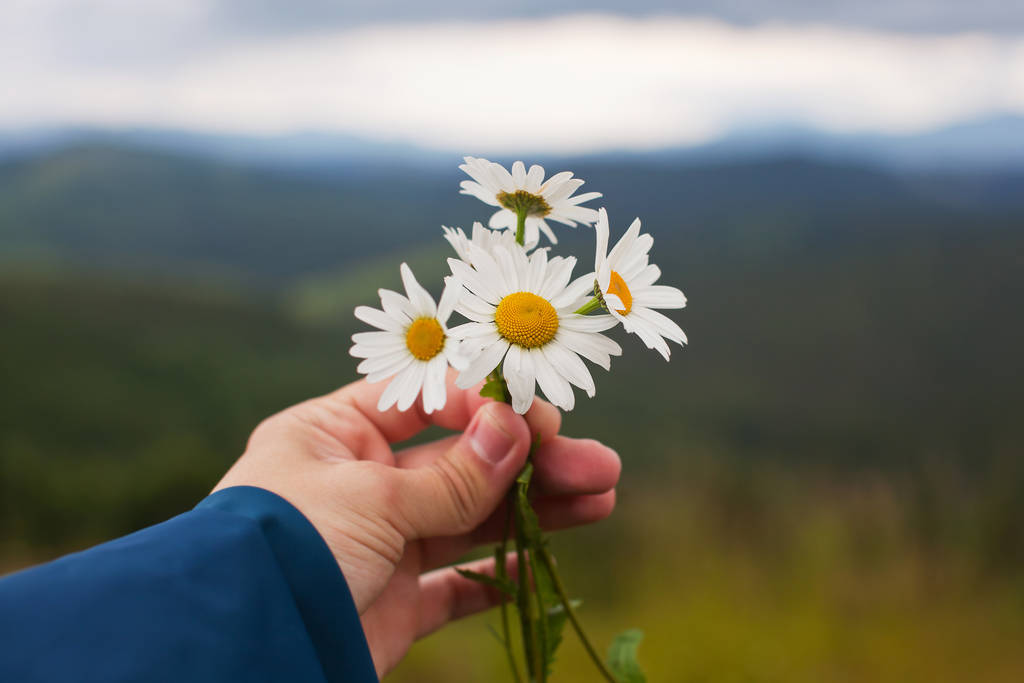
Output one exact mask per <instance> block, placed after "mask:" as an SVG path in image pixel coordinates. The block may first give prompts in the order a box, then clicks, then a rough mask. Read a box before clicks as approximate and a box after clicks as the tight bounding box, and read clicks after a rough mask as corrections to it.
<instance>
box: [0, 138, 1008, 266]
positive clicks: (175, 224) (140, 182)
mask: <svg viewBox="0 0 1024 683" xmlns="http://www.w3.org/2000/svg"><path fill="white" fill-rule="evenodd" d="M543 161H544V162H546V165H547V168H549V169H552V170H553V169H556V168H558V167H561V166H562V165H563V164H567V163H569V162H567V161H564V160H558V159H550V160H543ZM572 168H574V169H575V170H576V171H577V173H578V174H579V175H580V176H581V177H584V178H587V181H588V184H587V186H586V188H587V189H597V190H603V191H605V194H606V195H607V197H606V200H603V201H606V206H607V207H608V209H609V212H610V214H611V216H612V219H613V224H619V223H622V222H625V221H628V220H631V219H632V217H634V216H641V217H642V218H643V220H644V221H645V224H646V225H649V226H651V228H652V230H653V232H654V233H655V234H658V235H660V236H661V237H660V238H659V239H660V240H662V241H667V242H668V243H669V244H670V245H672V246H671V248H673V249H675V248H678V249H679V251H680V253H681V254H686V253H691V252H692V250H693V247H694V245H695V244H700V243H707V244H712V245H727V246H728V248H730V249H739V250H744V251H748V252H751V253H757V254H758V258H780V257H781V255H782V254H783V253H785V250H788V249H799V248H801V247H802V246H807V245H813V244H842V243H843V242H844V241H845V242H853V243H856V242H857V241H859V240H863V239H866V238H867V236H869V235H873V234H875V233H876V232H877V231H878V230H879V229H880V228H878V227H877V226H879V225H880V224H886V225H887V224H888V223H889V222H891V221H892V220H897V219H898V220H900V221H901V226H900V229H899V230H898V231H896V232H891V231H889V232H887V233H886V237H885V239H887V240H890V241H904V242H905V241H906V240H912V239H917V238H918V237H919V236H920V235H921V234H931V233H933V232H941V231H943V230H954V231H955V230H959V229H964V230H966V229H969V228H970V227H971V226H973V225H976V224H979V223H980V224H983V225H1003V224H1007V223H1012V222H1013V221H1014V220H1019V217H1020V214H1021V211H1022V210H1024V194H1022V193H1020V192H1019V191H1018V190H1019V188H1020V187H1024V172H1005V173H989V174H950V173H944V174H925V173H913V174H909V173H894V172H891V171H881V170H877V169H872V168H867V167H857V166H850V165H840V164H835V163H822V162H817V161H813V160H806V159H800V158H775V159H767V160H760V161H747V162H732V163H713V164H707V165H692V164H690V165H686V164H674V163H671V162H669V161H667V160H664V159H662V160H659V161H656V162H655V161H650V160H646V159H635V158H634V159H589V160H581V161H580V162H579V164H577V165H574V166H572ZM459 176H460V172H459V171H458V170H457V168H456V163H455V161H454V160H452V161H451V162H450V163H443V164H441V163H432V164H431V165H428V166H415V165H413V166H410V165H404V164H399V163H397V162H396V163H392V164H380V165H376V166H361V165H359V164H351V165H348V166H346V167H345V169H344V172H341V171H337V170H335V171H330V172H323V171H318V170H316V169H306V170H305V171H302V172H298V171H289V170H283V169H280V168H277V169H268V168H253V167H249V166H244V165H235V164H228V163H224V162H212V161H209V160H207V159H202V158H195V157H188V156H184V155H180V154H169V153H156V152H152V151H147V150H142V149H137V148H126V147H109V146H85V147H71V148H65V149H59V150H55V151H52V152H48V153H45V154H41V155H39V156H34V157H30V158H19V159H8V160H7V161H5V162H0V258H3V259H6V260H8V261H10V260H22V261H24V260H29V261H36V262H44V261H45V262H56V263H67V264H71V265H75V266H90V267H96V268H102V269H115V270H122V271H133V270H134V271H140V272H163V273H168V274H173V275H187V276H190V277H192V276H200V275H204V274H207V275H208V274H211V273H215V274H217V275H218V276H230V277H235V278H238V279H240V280H242V281H244V282H245V283H247V284H251V285H260V286H264V285H274V284H275V283H278V284H282V283H288V282H294V281H296V280H297V279H301V278H303V277H306V276H309V275H313V274H318V273H324V272H330V271H332V270H336V269H337V268H339V267H342V266H344V265H345V264H348V263H352V262H354V261H360V260H362V259H365V258H366V257H367V256H368V255H371V256H372V255H375V254H381V253H384V252H388V251H392V252H402V251H403V250H406V249H408V248H410V247H418V246H420V245H425V244H428V243H436V242H437V238H438V236H439V234H440V226H441V224H448V225H462V226H465V227H466V228H468V227H469V226H470V225H471V224H472V221H473V220H474V219H481V218H483V219H484V220H486V217H487V216H488V215H489V214H488V212H487V211H486V209H485V210H484V211H481V208H484V207H481V206H480V205H479V204H478V203H477V202H475V201H474V200H472V199H470V198H468V197H462V196H459V195H458V194H457V192H456V188H457V187H458V182H459V179H460V177H459ZM886 229H887V230H888V227H887V228H886ZM561 234H562V235H563V240H564V241H565V243H566V244H567V245H569V246H570V247H573V248H578V249H581V250H582V253H589V252H590V251H591V250H592V248H593V247H592V245H591V244H590V242H589V237H588V235H589V233H585V232H582V231H574V230H563V231H561ZM681 258H682V259H683V262H686V258H685V256H683V257H681Z"/></svg>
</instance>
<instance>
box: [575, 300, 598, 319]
mask: <svg viewBox="0 0 1024 683" xmlns="http://www.w3.org/2000/svg"><path fill="white" fill-rule="evenodd" d="M599 308H601V298H600V297H596V296H595V297H594V298H593V299H591V300H590V301H588V302H587V303H585V304H583V305H582V306H580V307H579V308H578V309H576V314H577V315H586V314H587V313H590V312H591V311H596V310H597V309H599Z"/></svg>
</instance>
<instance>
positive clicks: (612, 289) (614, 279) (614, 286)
mask: <svg viewBox="0 0 1024 683" xmlns="http://www.w3.org/2000/svg"><path fill="white" fill-rule="evenodd" d="M608 293H609V294H614V295H615V296H617V297H619V299H621V300H622V305H623V306H625V307H626V308H625V309H623V310H621V311H617V313H618V314H619V315H629V312H630V311H631V310H633V295H632V294H631V293H630V292H629V287H627V286H626V281H625V280H623V279H622V276H621V275H619V274H618V273H616V272H615V271H614V270H613V271H612V276H611V278H610V279H609V280H608Z"/></svg>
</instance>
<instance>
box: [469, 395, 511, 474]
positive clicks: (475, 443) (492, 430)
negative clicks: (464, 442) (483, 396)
mask: <svg viewBox="0 0 1024 683" xmlns="http://www.w3.org/2000/svg"><path fill="white" fill-rule="evenodd" d="M467 434H468V436H469V445H470V446H472V448H473V451H474V452H475V453H476V454H477V456H479V458H480V459H481V460H483V461H484V462H486V463H488V464H490V465H497V464H498V463H499V462H501V461H502V460H504V459H505V458H506V457H507V456H508V455H509V454H510V453H511V452H512V446H513V445H515V437H513V436H512V435H511V434H509V433H508V432H506V431H505V430H504V429H502V427H501V424H499V422H498V420H497V418H495V417H494V415H492V414H491V409H490V408H487V407H485V408H482V409H481V410H480V412H478V413H477V414H476V418H475V419H474V420H473V424H472V425H470V427H469V430H468V432H467Z"/></svg>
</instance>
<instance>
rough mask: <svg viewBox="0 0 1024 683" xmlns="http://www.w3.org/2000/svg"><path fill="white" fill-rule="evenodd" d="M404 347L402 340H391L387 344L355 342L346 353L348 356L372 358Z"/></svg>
mask: <svg viewBox="0 0 1024 683" xmlns="http://www.w3.org/2000/svg"><path fill="white" fill-rule="evenodd" d="M404 348H406V346H405V342H404V341H396V342H392V343H390V344H388V345H387V346H384V345H379V346H366V345H365V344H356V345H354V346H353V347H352V348H351V349H349V350H348V353H349V355H350V356H353V357H355V358H372V357H373V356H382V355H384V354H385V353H393V352H395V351H401V350H402V349H404Z"/></svg>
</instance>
